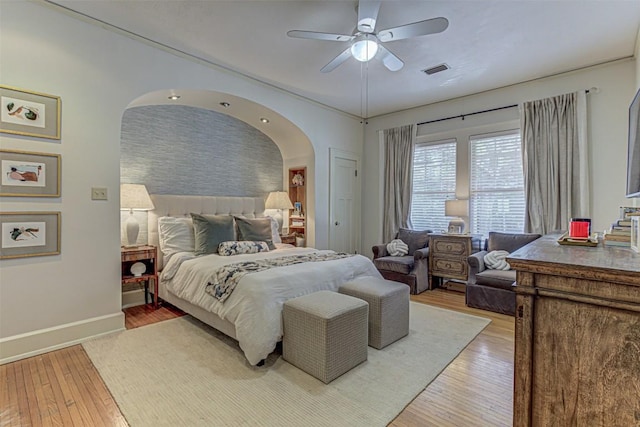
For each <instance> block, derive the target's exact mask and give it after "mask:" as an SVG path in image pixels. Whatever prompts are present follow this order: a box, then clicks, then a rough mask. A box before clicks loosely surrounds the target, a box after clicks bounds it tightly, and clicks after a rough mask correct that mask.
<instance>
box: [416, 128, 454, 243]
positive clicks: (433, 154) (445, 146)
mask: <svg viewBox="0 0 640 427" xmlns="http://www.w3.org/2000/svg"><path fill="white" fill-rule="evenodd" d="M455 194H456V140H455V139H448V140H444V141H438V142H433V143H424V144H416V147H415V151H414V153H413V192H412V200H411V223H412V224H413V228H414V229H416V230H433V231H442V230H446V229H447V226H448V224H449V219H448V218H446V217H445V216H444V201H445V200H448V199H455Z"/></svg>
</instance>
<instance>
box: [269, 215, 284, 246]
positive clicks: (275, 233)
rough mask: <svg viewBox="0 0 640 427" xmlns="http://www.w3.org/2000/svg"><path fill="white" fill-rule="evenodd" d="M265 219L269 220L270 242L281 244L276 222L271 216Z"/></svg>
mask: <svg viewBox="0 0 640 427" xmlns="http://www.w3.org/2000/svg"><path fill="white" fill-rule="evenodd" d="M267 218H270V219H271V240H272V241H273V243H282V238H281V237H280V231H279V230H278V228H279V227H278V221H276V219H275V218H274V217H271V216H267Z"/></svg>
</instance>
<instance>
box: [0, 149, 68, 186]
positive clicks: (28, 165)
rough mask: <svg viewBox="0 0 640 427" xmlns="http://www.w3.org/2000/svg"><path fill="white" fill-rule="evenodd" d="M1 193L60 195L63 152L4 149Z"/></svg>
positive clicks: (1, 152)
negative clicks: (48, 152)
mask: <svg viewBox="0 0 640 427" xmlns="http://www.w3.org/2000/svg"><path fill="white" fill-rule="evenodd" d="M0 196H6V197H8V196H17V197H60V155H59V154H47V153H32V152H27V151H14V150H0Z"/></svg>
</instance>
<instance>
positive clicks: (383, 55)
mask: <svg viewBox="0 0 640 427" xmlns="http://www.w3.org/2000/svg"><path fill="white" fill-rule="evenodd" d="M378 51H379V52H378V56H379V58H380V59H381V60H382V63H383V64H384V66H385V67H387V68H388V69H389V71H400V70H401V69H402V67H404V62H402V60H401V59H400V58H398V57H397V56H395V55H394V54H393V53H391V52H390V51H389V49H387V48H385V47H384V46H382V45H379V46H378Z"/></svg>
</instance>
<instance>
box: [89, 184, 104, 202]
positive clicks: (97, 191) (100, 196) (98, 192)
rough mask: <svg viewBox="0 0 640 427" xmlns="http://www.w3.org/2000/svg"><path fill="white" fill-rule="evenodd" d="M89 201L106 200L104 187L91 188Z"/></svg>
mask: <svg viewBox="0 0 640 427" xmlns="http://www.w3.org/2000/svg"><path fill="white" fill-rule="evenodd" d="M91 200H107V189H106V188H105V187H92V188H91Z"/></svg>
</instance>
